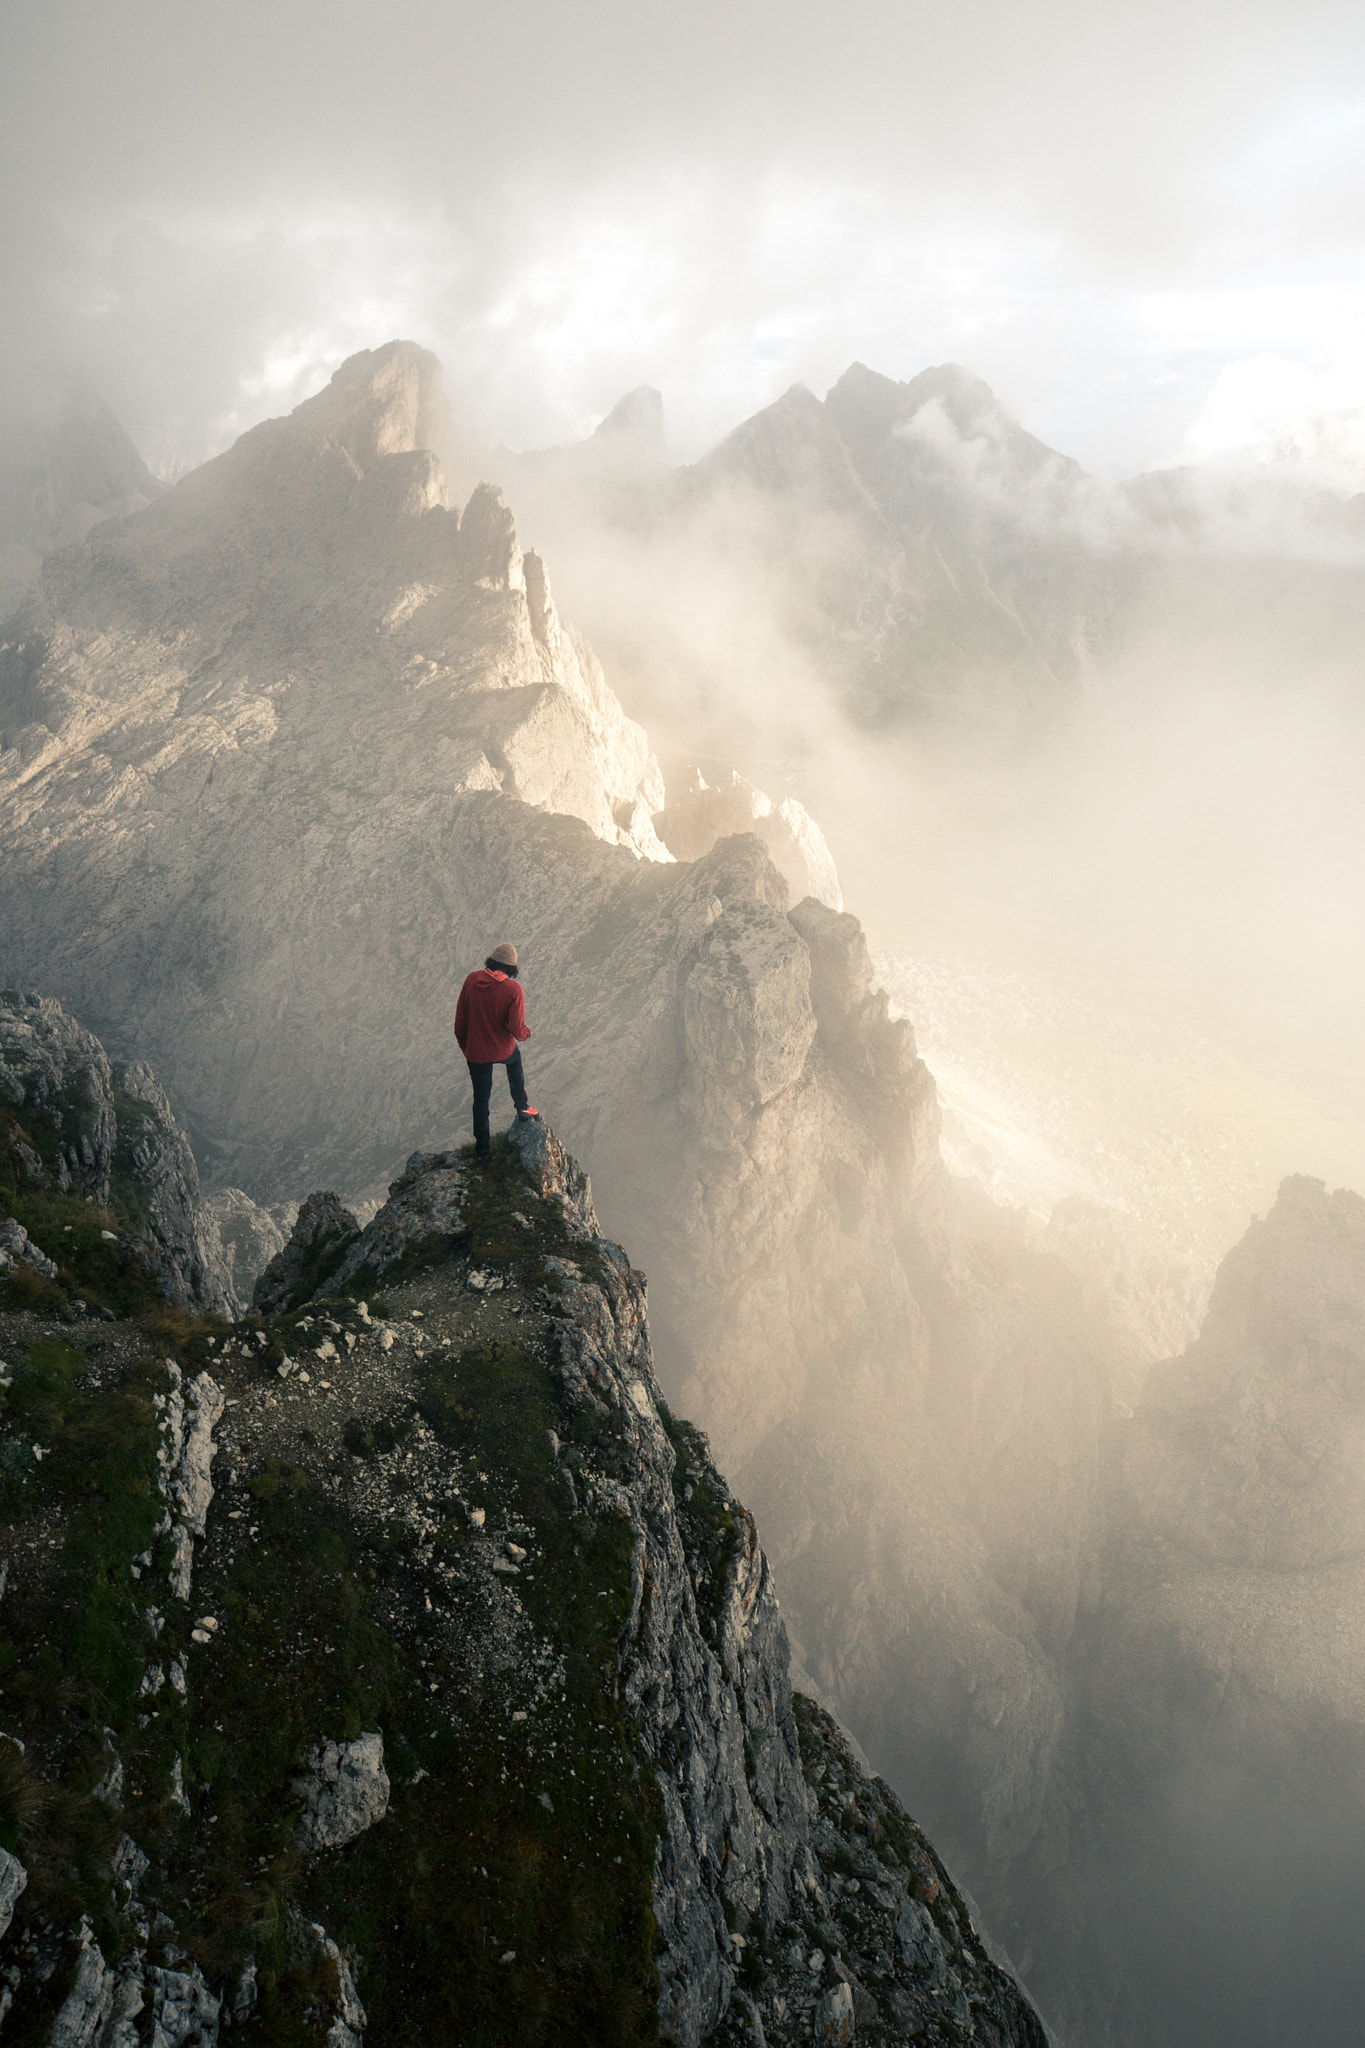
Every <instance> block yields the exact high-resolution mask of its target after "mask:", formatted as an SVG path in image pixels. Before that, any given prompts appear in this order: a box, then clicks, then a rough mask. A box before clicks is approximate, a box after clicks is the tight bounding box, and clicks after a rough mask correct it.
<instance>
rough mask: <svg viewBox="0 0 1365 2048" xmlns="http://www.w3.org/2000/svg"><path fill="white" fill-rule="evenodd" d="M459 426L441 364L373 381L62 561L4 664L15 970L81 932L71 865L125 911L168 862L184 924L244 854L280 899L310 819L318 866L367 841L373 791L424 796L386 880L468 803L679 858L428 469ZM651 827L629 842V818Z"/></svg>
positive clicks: (602, 716)
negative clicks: (363, 835) (61, 887)
mask: <svg viewBox="0 0 1365 2048" xmlns="http://www.w3.org/2000/svg"><path fill="white" fill-rule="evenodd" d="M439 405H440V369H439V365H438V364H437V362H436V360H435V358H434V357H433V356H430V355H428V354H427V353H426V352H425V351H424V350H422V349H418V348H415V347H414V346H413V345H412V344H410V343H401V342H395V343H392V344H390V345H389V346H388V347H387V348H385V349H381V350H378V351H371V352H366V353H364V354H362V355H360V356H356V357H353V358H352V359H351V360H350V361H349V362H348V363H346V364H343V366H342V368H341V369H340V370H338V371H337V373H336V375H335V376H334V377H333V379H332V382H331V383H330V385H329V386H328V387H327V389H326V390H325V391H323V392H321V393H319V395H318V396H317V397H316V398H314V399H310V400H308V401H307V402H306V403H305V404H304V405H302V406H300V407H299V408H298V409H297V410H296V411H295V412H294V413H293V414H292V415H291V416H290V417H289V418H288V419H285V420H272V421H267V422H266V423H264V424H263V425H262V426H259V427H256V428H254V429H253V430H252V431H251V432H250V433H249V434H247V435H245V436H243V438H242V440H241V441H240V442H239V443H238V444H237V446H236V447H235V448H233V449H231V450H230V451H229V452H228V453H227V454H226V455H223V456H220V457H218V458H217V459H216V460H215V461H213V462H210V463H207V464H206V465H205V466H204V467H203V468H202V469H199V470H195V471H194V472H193V473H192V474H191V475H190V476H188V477H186V478H185V479H183V481H182V482H181V483H180V484H178V485H177V486H176V487H175V489H174V490H172V491H170V492H169V493H167V494H166V495H165V497H163V498H162V499H160V500H159V501H158V502H157V503H156V504H155V505H152V506H150V507H148V508H147V509H146V510H145V511H143V512H142V513H140V514H138V515H137V516H136V517H134V518H131V519H128V520H120V521H118V522H116V523H115V524H112V525H106V526H104V527H102V528H99V529H96V530H95V531H94V532H93V533H92V534H91V535H90V537H89V538H88V540H87V542H86V543H85V545H84V546H83V547H81V548H80V549H77V550H74V551H71V552H68V553H65V554H63V555H61V556H60V557H54V558H53V559H52V560H51V561H50V563H49V565H48V567H47V569H46V570H45V571H44V574H43V576H42V577H40V579H39V582H38V585H37V587H36V588H35V590H34V591H33V592H32V594H31V595H30V597H29V599H28V600H27V601H26V603H25V605H24V606H23V607H22V608H21V610H20V611H19V613H18V614H16V616H15V618H14V619H13V620H12V621H11V622H10V626H9V636H10V637H9V639H8V641H7V643H6V644H5V646H4V649H3V651H2V652H0V788H3V789H4V791H5V811H6V819H7V831H6V864H7V867H9V868H11V869H12V870H13V871H14V872H15V877H16V883H17V878H18V872H19V870H20V869H22V871H23V873H24V874H25V876H26V879H27V889H26V892H20V890H19V889H18V888H17V887H16V888H15V890H14V891H13V893H12V896H11V897H10V898H9V900H7V902H6V923H7V927H8V928H9V930H10V933H11V949H10V950H11V958H16V957H22V956H23V955H24V951H25V945H24V936H23V935H24V934H25V933H26V932H27V933H29V934H34V933H36V931H37V930H39V929H41V928H42V926H43V925H44V924H47V925H48V927H49V928H51V927H52V926H53V925H54V924H58V923H61V922H63V920H57V919H53V918H52V917H51V916H50V911H49V902H48V898H49V896H50V891H51V889H52V888H53V887H54V886H55V885H56V883H57V871H56V866H55V865H54V861H58V860H59V864H60V865H61V866H62V867H63V868H65V867H66V866H67V865H68V864H69V861H70V858H71V855H72V853H73V851H74V849H75V847H76V846H77V845H79V846H81V847H83V848H84V849H85V855H84V856H83V857H82V858H83V860H84V861H85V862H86V864H87V873H88V879H89V881H90V882H92V883H93V882H95V881H96V879H98V885H99V887H100V889H101V890H102V892H103V898H102V900H105V901H107V900H108V899H109V897H110V896H111V895H112V896H113V898H114V899H115V900H117V899H118V898H119V896H120V893H121V888H122V890H126V889H127V888H128V887H129V884H130V881H131V864H132V863H133V861H134V855H135V850H136V858H137V859H138V860H145V859H148V858H150V859H151V860H152V861H153V864H154V867H155V868H156V870H157V871H158V872H159V873H160V875H161V876H162V893H163V897H164V903H163V912H162V913H161V915H164V914H165V913H169V914H170V915H171V916H174V914H175V913H174V910H173V908H172V906H173V905H174V904H175V903H177V902H179V901H183V900H184V898H185V897H186V895H187V894H195V893H197V892H199V891H200V890H201V889H202V886H203V883H204V880H205V878H206V875H207V873H208V869H207V866H206V862H207V860H208V859H210V858H212V859H213V861H214V863H215V865H217V864H218V863H219V862H224V863H226V864H227V865H228V866H229V867H235V866H237V864H238V863H239V862H240V861H241V858H242V851H243V846H244V843H245V844H246V845H248V846H250V847H251V849H252V853H253V855H254V856H255V857H254V858H250V859H248V861H247V864H246V873H243V875H242V878H243V880H246V879H247V874H248V873H254V875H255V877H256V886H257V887H259V886H260V884H261V883H262V882H263V881H264V880H265V877H266V876H268V875H269V873H270V868H271V865H272V860H273V856H272V855H271V854H270V852H269V850H268V849H269V847H270V845H271V843H272V842H277V843H278V844H279V845H280V847H281V848H283V846H284V845H285V844H287V843H288V842H289V841H290V840H291V839H292V840H296V841H297V840H298V839H299V838H300V837H301V836H304V835H301V833H300V820H301V819H302V818H303V817H305V816H312V818H313V821H314V822H313V825H312V828H311V829H312V832H313V843H314V849H315V852H316V853H318V854H321V852H322V846H323V841H324V840H332V839H334V838H335V837H336V836H337V833H338V830H340V831H341V834H342V836H343V837H345V836H346V834H345V830H344V826H343V825H342V824H341V814H342V811H343V810H344V807H343V806H338V805H337V804H336V802H335V798H336V796H337V794H338V793H339V792H340V791H342V790H344V789H347V788H353V789H356V790H364V789H368V788H370V787H371V786H372V785H373V783H374V780H375V778H376V776H377V777H378V780H379V781H380V783H381V784H383V785H385V786H387V787H389V788H390V789H392V788H393V787H394V786H395V782H397V784H398V785H399V786H401V787H402V788H403V791H404V795H403V801H402V803H401V806H400V807H399V815H397V816H394V817H392V818H391V819H390V823H389V827H388V830H387V832H386V834H385V835H384V837H386V838H387V839H388V840H389V842H390V843H389V844H388V845H387V846H385V845H383V844H382V843H381V842H376V841H375V840H374V839H373V838H372V837H370V836H369V832H370V829H371V828H367V848H368V850H367V853H366V855H365V859H366V861H367V864H368V871H369V873H370V874H371V876H374V875H376V874H379V873H383V872H384V871H385V869H386V867H387V865H388V863H389V862H390V861H393V860H397V861H398V862H399V864H400V867H405V866H406V865H408V863H409V862H410V860H411V857H412V854H413V852H414V851H415V849H416V847H417V846H419V845H422V844H425V843H427V835H428V834H429V833H430V831H431V830H432V829H433V828H434V829H436V830H437V831H438V833H439V826H438V825H437V824H436V820H437V819H438V818H439V815H440V812H441V809H442V806H443V804H444V803H445V802H447V801H448V800H449V799H450V798H452V797H453V796H454V795H456V794H457V793H458V792H459V791H460V790H462V789H471V788H473V789H479V788H484V789H504V790H507V791H508V792H510V793H513V794H515V795H517V796H519V797H521V798H522V799H523V800H524V801H526V802H528V803H531V804H541V805H545V806H547V807H548V808H551V809H555V810H560V811H568V812H572V813H574V814H576V815H579V816H581V817H583V818H584V819H585V820H586V821H587V822H588V823H589V824H590V825H591V826H592V827H593V829H594V830H595V831H597V832H598V833H599V834H601V835H602V836H603V837H605V838H607V839H609V840H610V841H612V842H613V843H617V842H620V843H628V844H631V845H632V846H634V847H635V848H636V850H637V851H639V852H641V853H645V854H648V855H649V856H650V857H651V858H655V859H657V858H659V857H660V856H661V854H662V849H661V848H660V846H659V845H658V842H657V840H656V839H655V837H654V833H653V829H652V827H650V826H649V825H648V818H649V815H650V814H651V813H652V812H654V811H656V810H658V809H660V808H661V805H662V802H663V785H662V782H661V780H660V778H659V774H658V769H657V767H656V766H655V764H654V762H653V759H652V757H651V755H650V753H649V748H648V743H647V741H646V739H645V736H644V734H643V733H642V732H641V731H640V728H639V727H638V726H636V725H634V724H632V723H631V721H630V720H629V719H627V718H626V717H625V716H624V714H623V713H622V711H621V708H620V706H619V704H618V703H617V701H616V699H615V697H614V696H613V695H612V693H611V692H610V690H609V689H608V688H607V686H606V683H605V681H604V679H603V677H602V673H601V670H600V668H599V667H598V666H597V664H596V662H595V660H594V658H593V656H592V654H591V652H590V650H589V649H588V648H587V647H586V646H585V645H584V644H583V643H581V642H579V641H577V640H576V639H575V638H574V636H573V635H572V634H569V633H566V632H565V631H564V630H563V629H562V628H560V626H559V624H558V620H557V618H556V617H555V615H554V611H553V606H552V605H551V603H550V600H549V594H548V587H542V588H541V589H540V591H539V593H538V602H537V605H536V609H535V614H534V617H533V612H532V608H531V606H530V605H528V590H527V580H526V576H525V574H524V570H523V559H522V555H521V551H520V549H519V548H518V546H517V541H516V533H515V529H514V527H513V524H512V518H511V514H510V512H509V510H508V508H507V506H506V504H505V502H504V501H503V500H502V498H501V495H500V493H498V492H497V491H495V490H493V489H492V488H491V487H487V486H480V488H479V490H477V491H476V492H475V493H474V496H473V498H472V499H471V501H470V504H469V506H468V507H467V508H466V511H465V514H464V516H463V517H461V515H460V514H459V513H457V512H454V511H451V510H449V509H447V507H446V504H445V486H444V480H443V478H442V475H441V471H440V465H439V464H438V463H437V461H436V458H435V457H434V455H432V454H431V452H430V446H429V444H427V445H424V437H425V436H427V435H429V434H430V433H431V432H432V431H433V421H434V418H435V415H436V413H437V410H438V408H439ZM96 619H98V620H99V622H100V623H99V626H98V627H97V628H95V627H94V624H93V622H94V621H95V620H96ZM300 744H302V747H303V749H304V753H305V754H306V767H305V758H304V754H300V752H299V747H300ZM400 764H401V765H400ZM282 771H283V772H282ZM395 771H397V775H396V776H395ZM77 788H79V789H80V790H81V792H82V795H81V797H80V801H79V803H77V801H76V791H77ZM324 792H331V793H332V800H330V801H329V799H328V797H327V795H325V794H323V793H324ZM639 806H643V817H644V821H645V822H644V825H643V826H642V827H640V828H639V829H638V830H635V831H634V836H632V828H630V827H622V826H621V825H620V824H618V822H617V817H616V812H617V810H618V809H619V808H621V807H625V809H626V810H627V812H628V813H629V814H631V815H634V812H635V810H636V808H637V807H639ZM191 807H192V808H193V809H194V810H195V811H197V812H198V813H199V814H200V816H199V819H198V823H197V826H196V828H195V829H194V830H193V831H192V832H189V833H186V831H185V814H186V811H187V809H189V808H191ZM40 816H41V821H42V822H41V825H39V823H38V819H39V817H40ZM59 817H60V820H61V822H60V824H59ZM168 828H169V829H168ZM43 831H45V832H46V837H45V838H42V837H40V834H41V833H42V832H43ZM59 845H61V846H63V847H64V848H65V849H66V852H65V853H64V854H63V855H61V856H60V857H58V856H57V848H58V846H59ZM400 845H403V846H405V847H406V848H407V849H408V851H407V854H406V856H405V855H403V854H400V853H399V852H398V847H399V846H400ZM153 848H155V851H153ZM334 859H335V849H333V860H334ZM167 862H168V863H169V865H166V863H167ZM16 864H17V865H16ZM238 871H239V872H242V871H241V870H240V868H239V870H238ZM63 879H64V881H65V882H66V884H67V886H70V884H71V882H72V881H73V880H74V876H72V875H64V876H63ZM250 886H251V884H250V883H249V882H248V887H250ZM25 895H26V896H27V898H28V910H27V913H25V912H24V910H23V903H24V900H25ZM149 907H150V906H149ZM371 907H372V908H373V907H374V906H373V903H372V904H371ZM161 915H159V914H156V913H154V919H155V921H157V922H160V921H161ZM145 929H146V927H145V924H144V931H145ZM169 930H170V928H169V927H167V936H169ZM128 936H129V934H128V933H127V931H126V929H125V931H124V932H123V934H122V940H121V943H122V944H123V945H124V947H125V950H126V949H127V939H128ZM96 943H97V945H98V943H99V942H98V941H97V942H96ZM133 950H134V951H136V952H137V954H138V957H139V958H141V957H143V955H142V953H141V949H140V946H135V947H134V949H133ZM73 964H74V963H73ZM208 964H209V963H208V960H207V957H206V958H205V960H204V961H203V962H202V963H201V968H200V970H199V971H202V968H203V967H206V966H207V965H208ZM56 965H57V963H56V962H55V961H54V962H52V963H50V971H49V980H51V979H53V978H54V975H53V972H52V971H51V970H52V969H55V968H56Z"/></svg>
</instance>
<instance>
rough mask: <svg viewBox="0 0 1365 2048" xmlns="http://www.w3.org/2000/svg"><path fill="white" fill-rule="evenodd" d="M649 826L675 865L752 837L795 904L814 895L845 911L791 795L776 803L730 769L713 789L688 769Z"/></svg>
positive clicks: (819, 835) (812, 829) (826, 857)
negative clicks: (743, 835)
mask: <svg viewBox="0 0 1365 2048" xmlns="http://www.w3.org/2000/svg"><path fill="white" fill-rule="evenodd" d="M654 823H655V825H656V826H657V828H658V831H659V834H660V837H661V838H662V839H663V841H664V844H665V845H666V846H667V847H668V850H669V852H670V853H671V854H673V855H675V856H676V858H677V859H678V860H697V859H699V858H700V856H701V855H702V854H704V853H709V852H710V851H711V848H712V847H713V846H714V845H715V843H716V841H717V840H718V839H725V838H728V837H729V836H730V834H731V833H734V832H753V833H755V834H756V835H757V836H758V838H760V839H761V840H762V841H763V844H764V845H765V846H766V847H767V849H768V851H769V853H770V854H771V855H772V858H773V861H774V862H775V864H776V866H777V867H778V868H779V869H780V870H781V872H782V874H783V876H784V877H785V879H786V883H787V886H788V888H789V889H790V890H791V893H792V900H793V901H794V902H799V901H800V900H801V898H802V897H803V896H814V897H816V898H817V899H818V901H819V902H821V903H824V904H827V905H828V907H829V908H830V909H831V910H842V909H843V907H844V898H843V892H842V891H841V889H840V887H839V876H838V873H837V871H836V869H835V866H834V856H833V855H832V854H831V852H830V850H829V846H828V844H827V843H826V840H825V835H824V833H823V832H822V831H821V830H820V827H819V826H818V825H817V824H816V822H815V820H814V818H812V816H811V815H810V812H809V811H808V810H807V809H806V808H805V805H804V804H800V803H798V802H797V800H796V798H795V797H790V796H789V797H784V798H783V799H782V801H781V802H780V803H776V804H775V803H774V802H773V800H772V798H771V797H770V796H768V795H766V794H765V793H764V791H763V790H761V789H758V788H756V787H755V786H754V784H753V783H752V782H749V781H746V779H745V778H744V776H742V775H739V774H737V773H736V772H735V771H734V770H731V773H730V777H729V780H728V781H727V782H723V783H721V784H720V785H719V787H718V788H712V787H711V786H710V785H709V784H708V783H707V781H706V778H705V777H704V776H703V775H702V773H701V770H700V769H698V768H693V769H692V770H691V771H690V772H689V773H688V775H687V776H686V777H685V778H684V779H683V781H682V783H681V785H680V787H679V788H677V789H675V790H674V791H673V792H672V793H671V795H670V797H669V800H668V809H667V810H666V811H665V812H663V813H662V815H661V816H660V817H658V818H656V819H655V820H654Z"/></svg>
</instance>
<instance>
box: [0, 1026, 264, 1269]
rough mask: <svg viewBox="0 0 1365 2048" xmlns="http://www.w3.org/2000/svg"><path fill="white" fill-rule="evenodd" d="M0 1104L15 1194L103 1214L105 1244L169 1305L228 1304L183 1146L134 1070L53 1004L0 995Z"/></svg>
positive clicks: (165, 1108)
mask: <svg viewBox="0 0 1365 2048" xmlns="http://www.w3.org/2000/svg"><path fill="white" fill-rule="evenodd" d="M0 1105H3V1107H0V1117H3V1118H4V1123H5V1127H6V1139H5V1150H6V1156H7V1157H8V1158H9V1160H10V1161H11V1163H12V1169H13V1171H14V1178H15V1182H16V1185H17V1186H18V1187H20V1188H23V1189H26V1190H29V1191H31V1192H39V1191H42V1190H44V1189H49V1188H50V1189H52V1190H54V1191H55V1192H58V1193H61V1194H74V1195H78V1196H80V1197H82V1198H83V1199H84V1200H86V1201H89V1202H92V1203H94V1204H96V1205H97V1207H99V1208H101V1209H109V1210H111V1211H112V1214H111V1219H110V1220H111V1221H113V1220H115V1218H116V1219H117V1222H118V1224H119V1226H120V1228H119V1231H118V1232H117V1233H110V1235H111V1236H114V1235H118V1236H119V1237H121V1239H122V1240H123V1241H124V1242H125V1244H126V1248H127V1252H128V1255H129V1256H131V1257H134V1258H136V1259H137V1260H139V1261H140V1262H141V1263H142V1264H143V1265H144V1266H146V1267H147V1269H148V1270H149V1271H150V1272H152V1273H153V1274H154V1275H155V1276H156V1278H157V1279H158V1280H159V1282H160V1283H161V1286H162V1288H163V1291H164V1292H165V1294H166V1297H167V1299H168V1300H170V1301H173V1302H176V1303H178V1304H180V1305H182V1306H183V1305H186V1304H188V1303H191V1302H193V1303H202V1304H203V1305H205V1306H207V1307H215V1308H216V1307H226V1306H229V1305H234V1304H235V1300H236V1297H235V1295H234V1293H233V1288H232V1280H231V1275H230V1272H229V1271H228V1269H227V1266H226V1263H225V1261H224V1259H223V1256H222V1249H221V1245H220V1244H219V1243H218V1242H217V1239H216V1235H215V1233H214V1232H213V1231H212V1230H211V1229H207V1228H206V1227H205V1222H204V1218H203V1215H202V1212H201V1209H200V1201H199V1172H198V1168H197V1167H196V1165H195V1160H194V1154H193V1152H192V1151H191V1149H190V1144H189V1140H188V1138H187V1137H186V1136H185V1133H184V1131H183V1130H182V1129H181V1127H180V1125H179V1123H178V1122H177V1121H176V1118H175V1115H174V1112H173V1111H172V1109H171V1106H170V1103H169V1101H168V1100H167V1097H166V1093H165V1090H164V1089H163V1088H162V1087H161V1085H160V1083H159V1082H158V1081H157V1079H156V1076H155V1075H154V1074H153V1072H152V1070H151V1068H150V1067H149V1066H148V1065H147V1064H146V1063H145V1062H144V1061H140V1060H133V1061H111V1060H110V1059H109V1058H108V1056H107V1055H106V1053H105V1050H104V1047H103V1046H102V1045H101V1044H100V1042H99V1040H98V1039H97V1038H95V1036H94V1035H93V1033H91V1032H89V1031H87V1030H86V1029H85V1028H84V1026H83V1025H80V1024H78V1023H77V1022H76V1021H75V1019H74V1018H73V1017H71V1016H69V1015H68V1014H67V1012H66V1011H65V1010H64V1009H63V1008H62V1006H61V1004H60V1003H58V1002H54V1001H53V1000H52V998H51V997H47V996H38V995H35V994H33V993H31V992H30V993H27V994H19V993H17V992H15V991H12V990H6V991H5V992H4V993H3V994H0ZM60 1249H61V1247H60V1246H56V1245H54V1246H53V1250H60ZM16 1255H17V1256H19V1257H29V1258H31V1257H32V1251H31V1249H27V1250H26V1249H24V1248H20V1249H19V1250H18V1251H17V1253H16ZM39 1270H42V1268H41V1266H40V1267H39Z"/></svg>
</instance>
